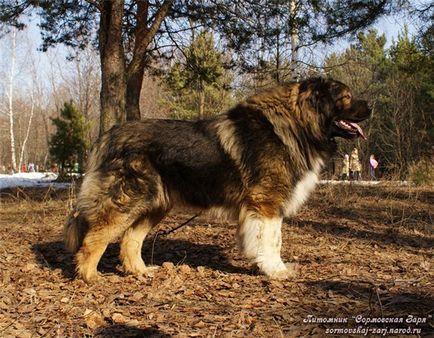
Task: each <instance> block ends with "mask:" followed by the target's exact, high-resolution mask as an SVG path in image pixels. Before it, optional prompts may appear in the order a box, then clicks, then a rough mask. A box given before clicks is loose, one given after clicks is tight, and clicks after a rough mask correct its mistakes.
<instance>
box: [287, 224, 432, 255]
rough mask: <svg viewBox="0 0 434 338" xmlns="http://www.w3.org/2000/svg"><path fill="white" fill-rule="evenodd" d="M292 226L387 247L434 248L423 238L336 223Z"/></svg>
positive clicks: (429, 239)
mask: <svg viewBox="0 0 434 338" xmlns="http://www.w3.org/2000/svg"><path fill="white" fill-rule="evenodd" d="M288 223H289V224H290V226H296V227H299V228H302V229H304V230H307V231H310V232H313V233H317V234H321V233H328V234H332V235H335V236H339V237H345V238H350V237H352V238H355V239H361V240H365V241H370V242H371V241H372V242H378V243H382V244H387V245H399V246H406V247H412V248H425V249H429V248H432V247H434V240H432V239H431V238H426V237H422V236H411V235H403V234H398V233H394V232H376V231H368V230H364V229H355V228H352V227H350V226H347V225H342V224H336V223H335V222H315V221H302V222H292V221H291V220H288Z"/></svg>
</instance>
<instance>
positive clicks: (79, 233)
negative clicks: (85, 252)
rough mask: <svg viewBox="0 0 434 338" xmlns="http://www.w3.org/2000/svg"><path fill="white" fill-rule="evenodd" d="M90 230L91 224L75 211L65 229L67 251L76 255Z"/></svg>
mask: <svg viewBox="0 0 434 338" xmlns="http://www.w3.org/2000/svg"><path fill="white" fill-rule="evenodd" d="M88 229H89V223H88V222H87V220H86V218H85V217H84V216H83V215H82V214H80V213H79V212H77V211H73V212H72V213H71V215H69V218H68V220H67V221H66V223H65V226H64V228H63V239H64V241H65V247H66V249H68V250H69V251H71V252H72V253H76V252H77V251H78V249H80V247H81V245H82V244H83V239H84V236H85V235H86V233H87V231H88Z"/></svg>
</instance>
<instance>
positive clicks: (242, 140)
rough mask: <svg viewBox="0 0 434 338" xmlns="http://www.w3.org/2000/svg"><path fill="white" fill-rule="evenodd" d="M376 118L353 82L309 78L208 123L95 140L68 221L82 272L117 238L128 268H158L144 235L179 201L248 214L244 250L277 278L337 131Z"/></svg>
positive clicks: (151, 127)
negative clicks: (286, 235) (288, 226)
mask: <svg viewBox="0 0 434 338" xmlns="http://www.w3.org/2000/svg"><path fill="white" fill-rule="evenodd" d="M369 115H370V109H369V107H368V105H367V103H366V102H365V101H360V100H355V99H354V98H353V97H352V95H351V92H350V90H349V89H348V87H347V86H345V85H344V84H342V83H340V82H337V81H333V80H325V79H309V80H306V81H302V82H300V83H290V84H288V85H283V86H279V87H276V88H274V89H271V90H267V91H264V92H262V93H259V94H257V95H254V96H252V97H250V98H248V99H247V100H246V101H244V102H242V103H240V104H239V105H237V106H236V107H235V108H233V109H231V110H230V111H228V112H227V113H226V114H223V115H220V116H218V117H216V118H213V119H209V120H203V121H196V122H190V121H175V120H146V121H140V122H131V123H126V124H124V125H122V126H117V127H114V128H112V129H111V130H110V131H109V132H108V133H106V134H105V135H104V136H103V137H102V138H101V139H100V140H99V142H98V144H97V145H96V146H95V148H94V150H93V151H92V154H91V156H90V159H89V164H88V170H87V173H86V176H85V178H84V181H83V185H82V187H81V191H80V193H79V196H78V200H77V205H76V210H75V211H74V213H73V214H72V215H71V217H70V219H69V221H68V222H67V224H66V226H65V242H66V246H67V248H69V249H70V250H71V251H73V252H77V251H78V252H77V254H76V263H77V273H78V275H79V276H80V277H82V278H83V279H84V280H86V281H91V280H92V279H94V278H96V277H97V264H98V261H99V260H100V258H101V256H102V254H103V253H104V251H105V249H106V247H107V245H108V244H109V242H111V241H114V240H115V239H117V238H118V237H121V236H122V240H121V244H120V248H121V249H120V256H121V261H122V264H123V267H124V269H125V271H126V272H129V273H133V274H143V273H145V272H146V271H147V269H149V267H146V266H145V264H144V262H143V260H142V257H141V248H142V243H143V240H144V239H145V237H146V235H147V234H148V232H149V231H150V230H151V229H152V227H154V226H155V225H156V224H157V223H158V222H159V221H160V220H161V219H162V218H163V217H164V215H166V214H167V212H168V211H169V210H170V209H171V208H172V207H173V206H174V205H175V204H178V203H181V204H183V205H187V206H191V207H195V208H199V209H218V210H220V211H224V212H225V213H227V214H230V215H231V216H233V217H236V219H237V220H238V221H239V228H238V232H237V236H238V240H239V244H240V248H241V250H242V251H243V253H244V255H245V256H246V257H247V258H248V259H251V260H252V261H253V262H254V263H255V264H256V265H257V266H258V268H259V270H260V271H261V272H262V273H264V274H266V275H267V276H269V277H271V278H287V277H289V276H292V275H293V274H294V271H293V269H291V268H290V267H289V266H288V265H285V263H284V262H283V261H282V259H281V257H280V249H281V244H282V240H281V225H282V219H283V217H285V216H289V215H293V214H294V213H295V212H296V210H297V208H298V207H299V206H300V205H301V204H302V203H303V202H304V201H305V200H306V198H307V197H308V195H309V193H310V192H311V191H312V189H313V188H314V187H315V184H316V183H317V180H318V174H319V172H320V170H321V167H322V165H323V163H324V160H325V159H327V158H328V157H329V156H330V154H331V153H332V152H333V151H334V148H335V143H334V141H333V138H334V137H335V136H340V137H344V138H354V137H357V136H361V137H364V135H363V131H362V130H361V128H360V127H359V126H358V125H357V122H360V121H363V120H365V119H366V118H368V117H369Z"/></svg>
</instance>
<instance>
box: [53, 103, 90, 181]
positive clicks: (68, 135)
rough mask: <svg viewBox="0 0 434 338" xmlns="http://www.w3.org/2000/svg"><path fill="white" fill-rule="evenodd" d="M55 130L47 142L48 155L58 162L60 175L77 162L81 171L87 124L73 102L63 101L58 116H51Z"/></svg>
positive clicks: (84, 152)
mask: <svg viewBox="0 0 434 338" xmlns="http://www.w3.org/2000/svg"><path fill="white" fill-rule="evenodd" d="M52 122H53V124H54V126H55V127H56V132H55V133H54V134H53V135H52V136H51V138H50V143H49V150H50V155H51V156H52V158H53V159H54V160H55V161H57V162H58V163H59V164H60V175H61V176H63V175H64V174H65V171H66V170H67V169H68V168H69V170H71V169H72V168H73V167H74V165H75V163H78V166H79V171H80V172H81V171H82V168H83V162H84V159H85V155H86V150H87V149H88V146H89V143H88V140H87V138H86V135H87V132H88V130H89V124H88V123H87V122H86V121H85V119H84V117H83V115H82V114H81V113H80V112H79V111H78V110H77V108H76V107H75V105H74V104H73V102H72V101H71V102H65V104H64V106H63V109H62V110H61V111H60V116H59V117H57V118H53V119H52Z"/></svg>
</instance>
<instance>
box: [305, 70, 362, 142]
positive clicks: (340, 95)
mask: <svg viewBox="0 0 434 338" xmlns="http://www.w3.org/2000/svg"><path fill="white" fill-rule="evenodd" d="M300 90H301V91H304V90H307V91H308V92H309V104H310V106H311V107H312V108H313V109H314V110H315V111H316V112H317V113H319V114H320V115H321V120H322V124H323V126H324V127H325V128H326V130H327V136H328V137H329V138H334V137H336V136H339V137H343V138H346V139H351V138H356V137H362V138H364V139H366V136H365V134H364V132H363V130H362V128H361V127H360V126H359V125H358V123H359V122H362V121H364V120H366V119H367V118H369V117H370V115H371V109H370V107H369V105H368V103H367V102H366V101H363V100H357V99H355V98H353V95H352V93H351V91H350V89H349V88H348V87H347V86H346V85H345V84H343V83H342V82H339V81H335V80H331V79H322V78H317V79H310V80H306V81H304V82H302V83H301V84H300Z"/></svg>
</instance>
